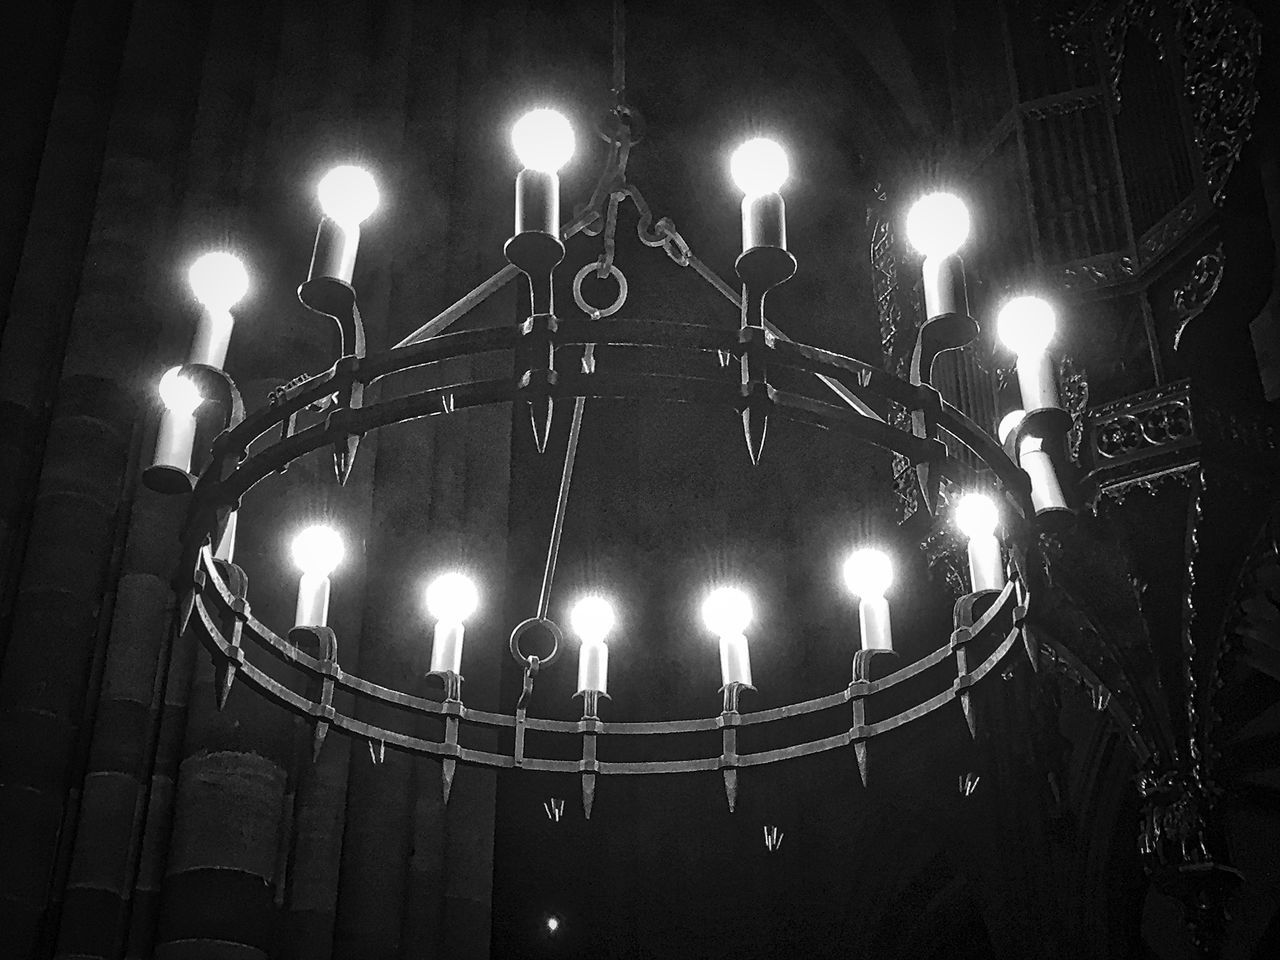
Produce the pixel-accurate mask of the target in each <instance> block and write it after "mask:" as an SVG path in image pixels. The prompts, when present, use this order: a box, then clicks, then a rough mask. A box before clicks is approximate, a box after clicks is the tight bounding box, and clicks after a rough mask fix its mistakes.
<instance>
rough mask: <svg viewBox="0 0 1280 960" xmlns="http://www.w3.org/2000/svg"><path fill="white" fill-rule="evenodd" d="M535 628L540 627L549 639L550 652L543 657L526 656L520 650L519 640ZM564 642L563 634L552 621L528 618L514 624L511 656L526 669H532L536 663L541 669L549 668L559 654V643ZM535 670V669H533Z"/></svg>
mask: <svg viewBox="0 0 1280 960" xmlns="http://www.w3.org/2000/svg"><path fill="white" fill-rule="evenodd" d="M535 627H541V628H542V629H544V630H546V631H547V633H548V634H549V635H550V637H551V652H550V653H548V654H547V655H546V656H545V657H542V656H527V655H526V654H525V652H524V651H523V650H521V649H520V638H521V637H523V636H524V635H525V634H526V633H528V632H529V631H530V630H533V629H534V628H535ZM562 640H564V633H563V632H562V631H561V630H560V626H559V625H558V624H557V623H556V622H555V621H554V620H549V619H547V618H546V617H530V618H529V619H528V620H523V621H521V622H520V623H518V624H516V628H515V629H514V630H512V631H511V656H513V657H515V659H516V663H519V664H521V665H522V666H524V667H525V668H526V669H529V668H530V667H533V665H534V664H535V663H536V664H538V665H540V666H543V667H549V666H550V665H551V663H552V662H553V661H554V660H555V658H556V657H557V656H559V654H560V642H561V641H562ZM534 669H535V670H536V667H534Z"/></svg>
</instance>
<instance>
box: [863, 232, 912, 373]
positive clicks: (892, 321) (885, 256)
mask: <svg viewBox="0 0 1280 960" xmlns="http://www.w3.org/2000/svg"><path fill="white" fill-rule="evenodd" d="M867 219H868V220H869V221H870V227H871V284H872V290H873V292H874V294H875V298H876V314H877V316H878V317H879V320H880V352H881V353H882V354H883V356H884V362H885V366H886V367H887V368H888V369H890V370H894V369H895V368H896V367H897V366H899V365H900V360H901V357H900V353H901V351H900V350H899V344H900V343H901V341H902V339H903V338H902V333H903V329H902V328H903V319H902V311H901V309H900V308H899V307H898V250H897V239H896V237H895V235H894V230H893V224H892V222H891V221H890V219H889V217H887V216H886V215H885V211H883V210H878V209H875V208H873V209H871V210H869V211H868V214H867Z"/></svg>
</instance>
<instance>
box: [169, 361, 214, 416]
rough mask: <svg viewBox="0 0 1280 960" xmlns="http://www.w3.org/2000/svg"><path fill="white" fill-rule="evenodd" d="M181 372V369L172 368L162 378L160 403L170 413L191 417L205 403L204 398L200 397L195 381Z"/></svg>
mask: <svg viewBox="0 0 1280 960" xmlns="http://www.w3.org/2000/svg"><path fill="white" fill-rule="evenodd" d="M181 371H182V368H181V367H170V368H169V369H168V370H166V371H165V374H164V376H162V377H161V378H160V384H159V388H158V389H159V393H160V402H161V403H163V404H164V405H165V409H166V410H168V411H169V412H170V413H174V414H177V415H178V416H183V417H189V416H191V415H192V414H194V413H195V412H196V408H197V407H199V406H200V404H202V403H204V397H203V396H201V395H200V388H199V387H198V386H196V384H195V381H193V380H192V379H191V378H190V377H187V376H184V375H183V374H182V372H181Z"/></svg>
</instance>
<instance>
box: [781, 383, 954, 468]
mask: <svg viewBox="0 0 1280 960" xmlns="http://www.w3.org/2000/svg"><path fill="white" fill-rule="evenodd" d="M772 397H773V401H774V403H775V404H776V406H777V408H778V413H779V415H780V416H783V417H786V418H787V419H790V420H795V421H798V422H801V423H807V424H810V425H811V426H815V427H825V428H828V429H838V430H840V431H842V432H844V433H848V434H851V435H852V436H854V437H857V438H858V439H860V440H866V441H867V442H869V443H872V444H874V445H875V446H877V447H884V448H885V449H888V450H892V451H894V452H895V453H900V454H902V455H903V456H904V457H906V458H907V459H908V460H910V461H911V462H912V463H921V462H924V463H941V462H942V461H945V460H948V459H950V458H949V457H948V456H947V448H946V447H945V446H944V445H943V444H942V443H940V442H939V441H937V440H932V439H928V438H922V437H915V436H912V435H911V434H909V433H906V432H905V431H902V430H899V429H898V428H897V427H893V426H890V425H889V424H887V423H885V422H883V421H880V420H872V419H870V418H869V417H864V416H862V415H861V414H858V413H855V412H854V411H852V410H850V409H848V408H847V407H837V406H835V405H834V404H830V403H824V402H823V401H821V400H814V399H812V398H811V397H806V396H802V395H800V394H797V393H790V392H788V391H786V390H774V391H773V392H772ZM955 463H956V465H959V461H955Z"/></svg>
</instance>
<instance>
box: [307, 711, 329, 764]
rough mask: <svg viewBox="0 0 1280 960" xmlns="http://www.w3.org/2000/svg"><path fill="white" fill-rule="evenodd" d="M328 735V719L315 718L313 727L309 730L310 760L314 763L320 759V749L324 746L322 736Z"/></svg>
mask: <svg viewBox="0 0 1280 960" xmlns="http://www.w3.org/2000/svg"><path fill="white" fill-rule="evenodd" d="M328 735H329V721H328V720H317V721H316V726H315V729H314V730H313V731H312V732H311V762H312V763H315V762H316V761H317V760H319V759H320V750H321V749H322V748H323V747H324V738H325V737H327V736H328Z"/></svg>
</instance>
